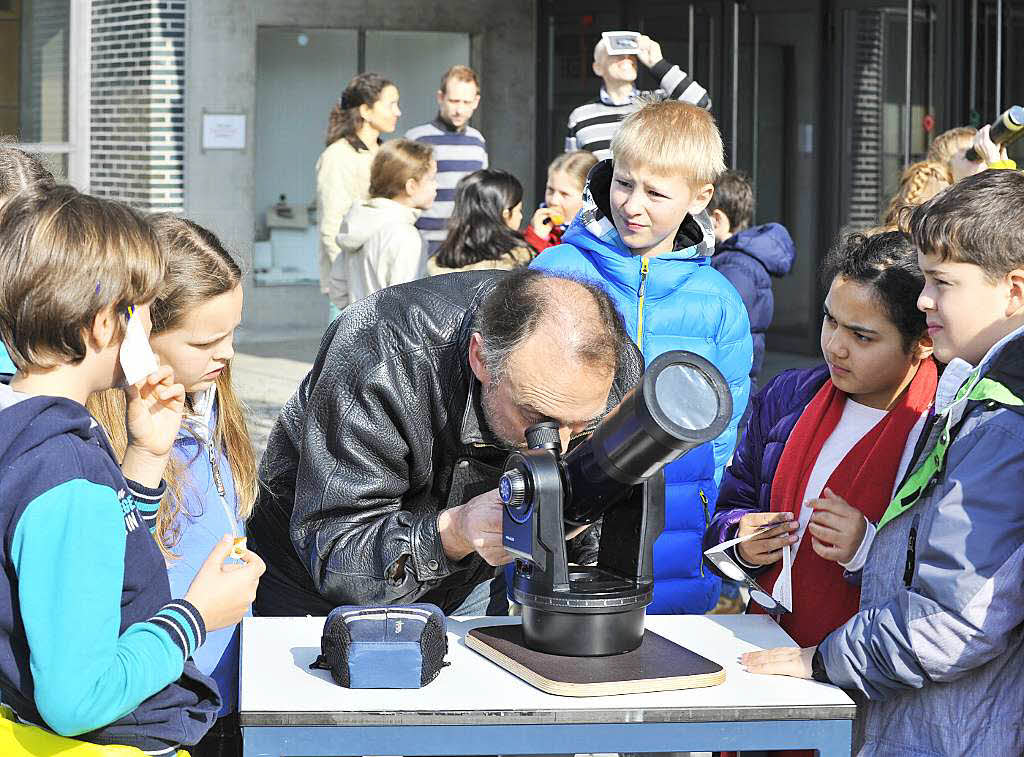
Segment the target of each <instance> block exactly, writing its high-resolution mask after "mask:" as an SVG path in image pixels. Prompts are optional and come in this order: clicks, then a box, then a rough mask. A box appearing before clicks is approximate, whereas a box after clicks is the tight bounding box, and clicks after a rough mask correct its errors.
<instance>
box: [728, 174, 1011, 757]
mask: <svg viewBox="0 0 1024 757" xmlns="http://www.w3.org/2000/svg"><path fill="white" fill-rule="evenodd" d="M1022 205H1024V174H1021V173H1018V172H1016V171H998V170H989V171H985V172H983V173H980V174H978V175H976V176H972V177H970V178H967V179H964V180H963V181H961V182H959V183H958V184H956V185H954V186H953V187H951V188H949V189H947V190H946V191H944V192H942V193H940V194H939V195H937V196H936V197H934V198H933V199H932V200H929V201H928V202H927V203H925V204H924V205H921V206H919V207H917V208H916V209H914V210H913V212H912V214H909V212H908V216H909V217H908V216H904V218H903V220H904V222H905V223H904V226H905V227H906V228H905V230H906V231H908V232H909V234H910V235H911V237H912V238H913V241H914V246H915V247H916V248H917V249H918V261H919V263H920V266H921V270H922V272H923V273H924V277H925V286H924V290H923V291H922V292H921V296H920V299H919V300H918V307H920V308H921V310H923V311H924V312H925V313H926V314H927V318H928V333H929V335H930V336H931V338H932V340H933V342H934V345H935V357H936V358H937V359H938V360H940V361H942V362H946V363H948V365H947V367H946V369H945V371H944V372H943V374H942V377H941V380H940V382H939V386H938V389H937V391H936V398H935V415H934V417H933V419H932V421H931V423H930V425H929V426H928V427H926V430H925V432H924V433H923V434H922V440H921V442H920V443H919V445H918V452H917V456H916V461H915V463H914V465H913V466H912V468H911V470H912V473H911V474H910V475H908V476H907V478H906V479H905V480H904V482H903V484H902V485H901V487H900V488H899V490H898V491H897V493H896V497H895V499H894V500H893V502H892V503H891V504H890V505H889V509H888V510H887V511H886V513H885V515H884V516H883V517H882V519H881V520H880V521H879V523H878V526H877V528H878V532H877V535H876V537H875V540H874V543H873V545H872V547H871V552H870V553H869V555H868V559H867V563H866V564H865V566H864V570H863V573H862V576H861V579H862V583H861V586H862V588H861V602H860V612H858V613H857V614H856V615H854V616H853V617H852V618H851V619H850V620H849V621H848V622H847V623H845V624H844V625H843V626H841V627H839V628H838V629H836V630H835V631H833V632H832V633H831V634H830V635H829V636H828V637H826V638H825V640H824V641H823V642H822V643H821V644H820V645H819V646H818V647H816V648H815V647H812V648H809V649H802V650H801V649H797V648H783V649H772V650H767V651H763V652H752V653H748V654H746V655H744V656H743V658H742V662H743V663H744V665H746V667H747V669H748V670H749V671H750V672H753V673H775V674H782V675H791V676H798V677H803V678H815V679H817V680H820V681H826V682H829V683H833V684H835V685H837V686H841V687H843V688H844V689H849V690H852V691H853V692H854V695H855V696H856V697H857V698H858V700H859V702H858V703H859V704H861V705H862V706H861V707H860V709H859V712H858V719H857V723H856V727H855V733H854V742H855V743H854V746H855V747H856V748H857V749H858V750H859V751H857V753H858V754H859V755H886V756H887V757H888V756H889V755H915V757H920V756H921V755H961V754H964V755H966V754H972V755H1009V754H1024V725H1022V720H1021V713H1022V712H1024V663H1022V660H1024V494H1022V490H1021V481H1022V480H1024V224H1022V223H1021V210H1020V209H1021V207H1022Z"/></svg>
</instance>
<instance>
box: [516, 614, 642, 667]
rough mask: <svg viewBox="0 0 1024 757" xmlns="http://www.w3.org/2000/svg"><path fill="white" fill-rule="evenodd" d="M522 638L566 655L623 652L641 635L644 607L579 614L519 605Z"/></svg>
mask: <svg viewBox="0 0 1024 757" xmlns="http://www.w3.org/2000/svg"><path fill="white" fill-rule="evenodd" d="M522 612H523V640H524V641H525V642H526V646H527V647H529V648H530V649H533V650H535V651H537V652H546V653H547V654H557V655H565V656H567V657H599V656H603V655H613V654H625V653H626V652H632V651H633V650H634V649H636V648H637V647H639V646H640V642H641V641H643V638H644V616H645V613H646V608H645V607H643V606H641V607H638V608H636V609H633V610H627V611H625V612H600V613H593V614H590V613H587V614H582V613H578V612H558V611H554V610H540V609H538V608H536V607H530V606H528V605H523V608H522Z"/></svg>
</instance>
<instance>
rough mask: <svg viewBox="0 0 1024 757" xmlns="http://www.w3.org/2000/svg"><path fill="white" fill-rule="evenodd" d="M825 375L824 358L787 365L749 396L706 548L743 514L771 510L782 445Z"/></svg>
mask: <svg viewBox="0 0 1024 757" xmlns="http://www.w3.org/2000/svg"><path fill="white" fill-rule="evenodd" d="M827 380H828V366H826V365H825V364H822V365H819V366H817V367H815V368H806V369H803V370H791V371H785V372H783V373H780V374H779V375H778V376H776V377H775V378H773V379H772V380H771V381H770V382H769V383H768V385H767V386H765V388H764V389H762V390H761V391H760V392H758V393H757V394H756V395H754V397H753V398H752V399H751V400H750V419H749V421H748V422H747V428H746V431H744V433H743V440H742V441H741V442H740V444H739V446H738V447H737V448H736V452H735V454H734V455H733V458H732V464H731V465H730V466H729V467H728V468H726V469H725V474H724V475H723V477H722V485H721V488H720V489H719V492H718V503H717V505H716V507H715V515H714V517H713V518H712V519H711V525H710V526H709V527H708V530H707V532H706V533H705V535H704V548H705V549H708V548H710V547H713V546H715V545H716V544H721V543H722V542H723V541H726V540H728V539H731V538H733V536H735V534H736V526H737V524H738V523H739V522H740V518H742V517H743V516H744V515H747V514H748V513H766V512H768V511H769V510H771V495H772V480H773V479H774V478H775V470H776V469H777V468H778V467H779V460H780V459H781V458H782V450H783V449H784V448H785V446H786V441H787V440H788V439H789V435H790V433H792V431H793V427H794V426H796V422H797V420H798V419H799V418H800V416H801V415H802V414H803V412H804V408H806V407H807V405H808V404H809V403H810V401H811V400H812V399H814V395H815V394H817V392H818V390H819V389H821V387H822V385H823V384H824V383H825V381H827ZM762 570H763V569H762ZM749 572H751V573H758V572H760V571H757V570H753V571H749Z"/></svg>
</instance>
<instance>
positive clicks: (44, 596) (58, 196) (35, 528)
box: [0, 187, 263, 755]
mask: <svg viewBox="0 0 1024 757" xmlns="http://www.w3.org/2000/svg"><path fill="white" fill-rule="evenodd" d="M163 273H164V258H163V254H162V253H161V251H160V248H159V245H158V243H157V240H156V238H155V236H154V234H153V231H152V229H151V228H150V227H149V225H148V224H147V223H146V222H145V220H143V219H142V218H140V217H139V216H138V215H137V214H136V213H135V212H133V211H132V210H130V209H129V208H127V207H126V206H123V205H120V204H118V203H114V202H110V201H106V200H100V199H97V198H93V197H89V196H87V195H82V194H79V193H78V192H77V191H75V190H74V189H73V188H71V187H57V188H55V189H53V190H51V191H49V192H47V193H23V194H20V195H19V196H18V197H16V198H14V199H13V200H11V201H10V202H8V203H7V204H6V205H5V206H4V208H3V210H2V211H0V281H3V282H4V286H3V287H2V288H0V340H2V341H3V342H4V344H6V345H7V348H8V351H9V352H10V357H11V359H12V361H13V362H14V364H15V366H16V367H17V373H16V374H15V375H14V377H13V379H12V380H11V381H10V384H9V385H8V384H3V385H0V531H2V534H3V539H2V540H0V561H2V563H3V565H4V572H3V577H2V578H0V697H2V699H3V702H4V704H5V705H7V706H8V707H9V708H10V709H11V710H13V715H11V713H9V712H8V713H5V714H6V715H7V716H8V717H7V718H6V719H4V720H2V721H0V753H3V754H5V755H7V754H14V755H21V754H26V753H28V752H29V749H28V748H27V747H25V746H24V745H25V744H26V743H29V742H31V743H33V744H35V745H36V746H37V747H38V746H40V745H43V746H45V749H46V750H48V751H47V753H50V752H51V751H52V752H53V753H56V752H58V751H62V750H65V749H68V748H70V747H72V746H74V745H75V744H76V743H77V744H79V745H80V742H79V741H76V740H72V739H70V738H61V737H76V739H80V740H81V741H85V742H91V743H93V744H100V745H124V746H129V747H135V748H138V749H141V750H144V751H146V752H149V753H150V754H173V752H174V751H175V750H176V749H177V748H178V747H179V746H180V745H191V744H195V743H196V742H197V741H199V739H200V738H201V737H202V736H203V734H204V733H205V732H206V730H207V729H208V728H209V726H210V724H211V722H212V721H213V719H214V718H215V717H216V714H217V712H218V710H219V709H220V707H221V698H220V696H219V694H218V692H217V687H216V685H215V684H214V682H213V681H212V680H211V679H210V678H208V677H206V676H204V675H203V674H202V673H200V672H199V671H198V670H197V669H196V667H195V665H194V664H193V663H192V662H191V660H190V658H191V656H192V655H193V654H194V653H195V651H196V650H197V649H198V648H199V647H200V646H201V645H202V643H203V641H204V640H205V637H206V633H207V630H211V631H212V630H215V629H218V628H222V627H225V626H229V625H233V624H234V623H237V622H238V620H239V618H240V617H241V616H242V614H243V613H244V611H245V608H246V607H247V606H248V604H249V603H250V602H251V601H252V598H253V596H254V595H255V591H256V585H257V581H258V578H259V575H260V574H261V573H262V571H263V564H262V562H261V561H260V560H259V558H258V557H256V556H255V555H253V554H251V553H244V554H243V560H244V562H245V565H243V566H242V567H237V568H233V569H228V570H225V569H224V566H223V563H224V560H225V559H226V558H227V556H228V554H229V553H230V552H231V549H232V542H231V539H230V537H226V538H224V539H222V540H221V541H219V542H217V545H216V546H215V548H214V549H213V550H212V551H211V552H210V555H209V557H208V558H207V559H206V560H205V561H204V564H203V567H202V568H201V569H200V570H199V572H198V575H197V576H196V577H195V580H193V581H192V582H191V585H190V586H189V587H188V590H187V591H186V592H184V598H182V599H174V598H172V594H171V591H170V586H169V583H168V580H167V572H166V568H165V566H164V560H163V557H162V556H161V554H160V550H159V549H158V547H157V545H156V543H155V542H154V541H153V539H152V538H151V536H150V534H149V531H148V529H146V528H145V525H144V517H143V515H142V513H141V512H140V508H139V505H140V504H142V505H143V506H144V507H151V506H152V505H153V504H154V503H155V502H158V501H159V500H160V498H161V497H162V495H163V493H164V491H165V484H164V483H163V480H162V478H163V474H164V469H165V467H166V465H167V460H168V456H169V454H170V452H171V447H172V444H173V441H174V438H175V435H176V434H177V431H178V428H179V426H180V423H181V414H182V411H183V407H184V399H185V392H184V387H183V386H182V385H181V384H179V383H175V382H174V380H173V378H172V373H171V370H170V368H168V367H166V366H165V367H163V368H155V360H154V359H153V358H152V354H151V353H150V352H149V351H148V343H147V341H146V340H147V337H148V330H149V300H151V299H152V297H153V295H154V294H155V292H156V290H157V288H158V286H159V284H160V281H161V279H162V277H163ZM154 368H155V370H154ZM147 373H148V375H147ZM122 384H129V385H128V386H127V388H126V389H125V393H126V395H127V398H128V399H127V421H126V424H125V432H126V440H127V444H126V449H125V454H124V458H123V462H122V464H121V465H120V467H119V466H118V464H117V462H116V461H115V457H114V454H113V451H112V449H111V447H110V443H109V441H108V439H107V436H106V434H105V433H103V430H102V428H101V427H100V426H99V425H98V424H97V423H96V422H95V420H94V419H93V418H92V417H91V416H90V415H89V413H88V411H87V410H86V408H85V407H84V405H85V402H86V399H87V397H88V396H89V394H91V393H92V392H96V391H101V390H105V389H109V388H111V387H112V386H115V385H122ZM178 596H181V595H180V594H179V595H178ZM55 734H60V736H57V735H55Z"/></svg>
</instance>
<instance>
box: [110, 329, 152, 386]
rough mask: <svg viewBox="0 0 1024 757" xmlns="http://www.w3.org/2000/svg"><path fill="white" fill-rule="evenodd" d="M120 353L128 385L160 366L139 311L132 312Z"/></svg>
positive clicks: (138, 380)
mask: <svg viewBox="0 0 1024 757" xmlns="http://www.w3.org/2000/svg"><path fill="white" fill-rule="evenodd" d="M119 355H120V358H121V370H122V372H124V380H125V384H127V385H128V386H133V385H135V384H138V383H139V382H140V381H142V380H144V379H145V378H146V376H148V375H149V374H151V373H153V372H155V371H156V369H157V368H159V366H160V364H159V362H158V361H157V359H156V355H155V354H154V353H153V348H152V347H150V346H149V339H147V338H146V330H145V329H144V328H143V327H142V321H141V320H140V319H139V315H138V313H137V312H134V313H132V315H131V317H130V318H129V319H128V325H127V326H126V327H125V331H124V341H122V342H121V351H120V353H119Z"/></svg>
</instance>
